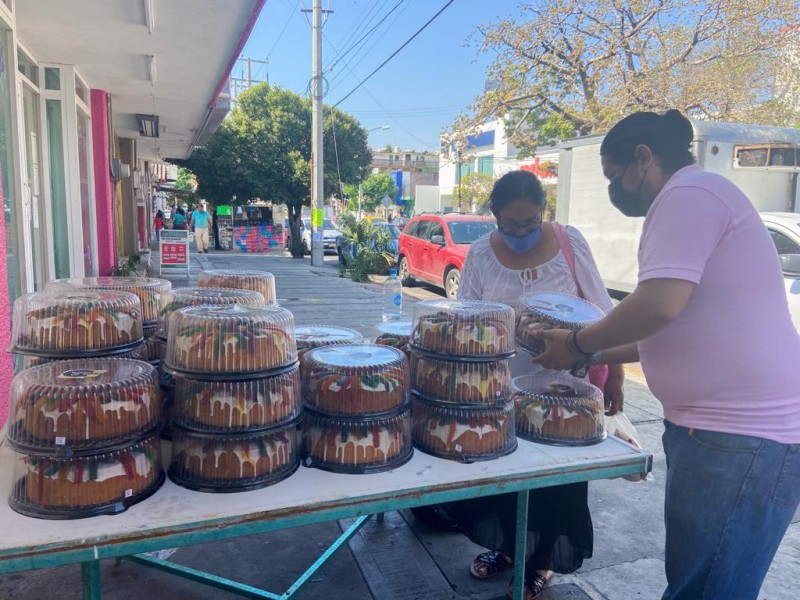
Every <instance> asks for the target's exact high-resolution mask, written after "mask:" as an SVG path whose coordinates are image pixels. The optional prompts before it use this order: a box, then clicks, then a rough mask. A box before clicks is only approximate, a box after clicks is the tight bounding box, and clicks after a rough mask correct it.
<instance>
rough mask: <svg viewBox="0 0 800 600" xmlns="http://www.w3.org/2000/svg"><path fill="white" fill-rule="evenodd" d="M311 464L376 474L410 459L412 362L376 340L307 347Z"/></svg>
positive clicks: (306, 453)
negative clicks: (367, 342) (377, 344)
mask: <svg viewBox="0 0 800 600" xmlns="http://www.w3.org/2000/svg"><path fill="white" fill-rule="evenodd" d="M301 368H302V380H303V403H304V407H305V417H304V427H303V458H304V464H305V465H306V466H308V467H316V468H319V469H324V470H326V471H333V472H338V473H354V474H360V473H377V472H381V471H388V470H390V469H393V468H395V467H397V466H399V465H402V464H404V463H405V462H407V461H408V460H410V458H411V456H412V453H413V445H412V443H411V413H410V409H409V395H408V392H409V385H408V360H407V359H406V357H405V355H404V354H403V353H402V352H400V351H399V350H397V349H395V348H389V347H386V346H376V345H372V344H354V345H332V346H325V347H320V348H316V349H313V350H309V351H308V352H307V353H306V355H305V358H304V359H303V362H302V365H301Z"/></svg>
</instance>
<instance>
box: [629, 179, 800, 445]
mask: <svg viewBox="0 0 800 600" xmlns="http://www.w3.org/2000/svg"><path fill="white" fill-rule="evenodd" d="M665 278H666V279H683V280H686V281H691V282H693V283H695V284H697V285H696V287H695V288H694V291H693V292H692V295H691V298H690V299H689V303H688V304H687V306H686V309H685V310H684V311H683V313H682V314H681V315H680V316H679V317H678V318H677V319H675V320H674V321H672V322H671V323H670V324H669V325H667V326H666V327H664V328H663V329H662V330H661V331H659V332H658V333H656V334H654V335H652V336H650V337H649V338H647V339H645V340H642V341H641V342H639V354H640V356H641V361H642V368H643V370H644V373H645V376H646V377H647V383H648V385H649V386H650V389H651V390H652V391H653V393H654V394H655V396H656V397H657V398H658V399H659V400H660V401H661V403H662V404H663V405H664V416H665V417H666V418H667V419H668V420H670V421H672V422H673V423H676V424H677V425H682V426H684V427H694V428H697V429H708V430H711V431H721V432H727V433H738V434H742V435H751V436H756V437H761V438H766V439H770V440H775V441H778V442H782V443H790V444H793V443H798V442H800V335H798V333H797V331H796V330H795V328H794V326H793V325H792V320H791V317H790V315H789V308H788V304H787V300H786V291H785V289H784V284H783V275H782V272H781V267H780V261H779V259H778V256H777V253H776V251H775V246H774V244H773V243H772V240H771V239H770V236H769V233H768V232H767V230H766V228H765V227H764V225H763V223H762V222H761V219H760V218H759V216H758V213H757V212H756V210H755V208H754V207H753V205H752V204H751V203H750V201H749V200H748V199H747V197H746V196H745V195H744V194H743V193H742V191H741V190H739V188H737V187H736V186H735V185H734V184H733V183H731V182H730V181H728V180H727V179H725V178H724V177H721V176H720V175H716V174H713V173H707V172H705V171H703V170H702V169H700V168H698V167H696V166H690V167H685V168H683V169H681V170H680V171H678V172H677V173H675V174H674V175H673V176H672V177H671V178H670V180H669V181H668V182H667V184H666V185H665V186H664V189H662V190H661V193H660V194H659V195H658V197H657V198H656V200H655V202H654V203H653V205H652V206H651V207H650V210H649V211H648V213H647V217H646V219H645V222H644V228H643V230H642V237H641V242H640V246H639V282H640V283H641V282H643V281H647V280H648V279H665Z"/></svg>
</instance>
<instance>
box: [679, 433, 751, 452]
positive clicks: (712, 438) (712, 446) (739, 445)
mask: <svg viewBox="0 0 800 600" xmlns="http://www.w3.org/2000/svg"><path fill="white" fill-rule="evenodd" d="M689 437H691V438H692V439H693V440H694V441H695V442H696V443H697V444H699V445H701V446H703V447H705V448H708V449H709V450H716V451H717V452H726V453H729V454H754V453H756V452H758V451H759V450H760V449H761V447H762V446H763V445H764V440H762V439H761V438H757V437H751V436H749V435H739V434H735V433H722V432H720V431H708V430H705V429H689Z"/></svg>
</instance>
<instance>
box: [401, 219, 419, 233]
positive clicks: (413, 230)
mask: <svg viewBox="0 0 800 600" xmlns="http://www.w3.org/2000/svg"><path fill="white" fill-rule="evenodd" d="M421 222H422V221H414V222H413V223H409V224H408V227H406V228H405V229H404V230H403V233H405V234H406V235H414V236H415V235H417V229H419V224H420V223H421Z"/></svg>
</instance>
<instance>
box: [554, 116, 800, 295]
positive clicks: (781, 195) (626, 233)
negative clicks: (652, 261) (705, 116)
mask: <svg viewBox="0 0 800 600" xmlns="http://www.w3.org/2000/svg"><path fill="white" fill-rule="evenodd" d="M692 126H693V128H694V142H693V152H694V155H695V156H696V157H697V164H698V165H699V166H700V167H702V168H703V169H705V170H707V171H713V172H715V173H719V174H720V175H723V176H724V177H726V178H728V179H730V180H731V181H733V182H734V183H735V184H736V185H738V186H739V187H740V188H741V189H742V190H743V191H744V193H745V194H747V196H748V197H749V198H750V200H751V201H752V202H753V204H754V205H755V206H756V208H757V209H758V210H759V211H772V212H789V213H798V212H800V190H798V172H800V129H789V128H781V127H767V126H763V125H746V124H739V123H713V122H706V121H692ZM603 137H604V136H603V135H593V136H586V137H581V138H575V139H574V140H568V141H567V142H565V143H564V144H562V145H560V146H559V167H558V196H557V204H556V220H557V221H559V222H560V223H568V224H570V225H574V226H575V227H577V228H578V229H580V231H581V233H583V235H584V236H585V237H586V239H587V241H588V242H589V245H590V247H591V249H592V253H593V254H594V258H595V261H596V262H597V266H598V268H599V269H600V274H601V275H602V277H603V280H604V281H605V283H606V287H608V288H609V289H610V290H612V291H617V292H631V291H632V290H633V288H634V287H636V280H637V272H638V265H637V249H638V247H639V237H640V235H641V231H642V223H643V222H644V219H634V218H630V217H625V216H623V215H622V214H621V213H620V212H619V211H618V210H617V209H615V208H614V207H613V206H612V205H611V203H610V202H609V200H608V181H607V180H606V178H605V177H604V176H603V171H602V168H601V167H600V144H601V142H602V141H603Z"/></svg>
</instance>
